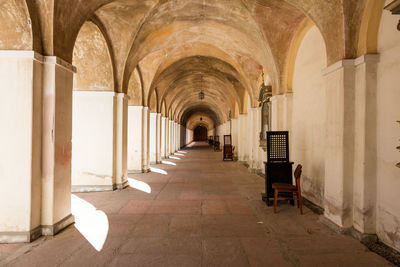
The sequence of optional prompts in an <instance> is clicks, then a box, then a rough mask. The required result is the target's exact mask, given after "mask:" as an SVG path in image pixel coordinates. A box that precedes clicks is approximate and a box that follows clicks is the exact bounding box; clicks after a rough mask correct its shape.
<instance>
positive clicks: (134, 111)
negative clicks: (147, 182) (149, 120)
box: [128, 106, 144, 173]
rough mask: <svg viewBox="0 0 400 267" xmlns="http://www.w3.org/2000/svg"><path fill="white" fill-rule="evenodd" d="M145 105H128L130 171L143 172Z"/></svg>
mask: <svg viewBox="0 0 400 267" xmlns="http://www.w3.org/2000/svg"><path fill="white" fill-rule="evenodd" d="M143 113H144V108H143V106H129V107H128V171H129V173H140V172H142V170H143V169H142V167H143V166H144V165H143V151H144V148H143V146H144V142H143V137H144V134H143V116H144V115H143Z"/></svg>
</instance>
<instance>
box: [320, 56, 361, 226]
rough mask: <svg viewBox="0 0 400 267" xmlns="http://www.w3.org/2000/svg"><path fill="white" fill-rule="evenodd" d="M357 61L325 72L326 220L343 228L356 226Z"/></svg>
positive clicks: (346, 61)
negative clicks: (354, 181)
mask: <svg viewBox="0 0 400 267" xmlns="http://www.w3.org/2000/svg"><path fill="white" fill-rule="evenodd" d="M354 73H355V68H354V60H342V61H339V62H337V63H335V64H333V65H332V66H330V67H328V68H327V69H325V70H324V71H323V75H324V76H325V82H326V87H325V88H326V116H327V117H326V143H325V155H324V157H325V190H324V196H325V201H324V208H325V214H324V215H325V217H326V218H328V219H329V220H330V221H332V222H334V223H335V224H336V225H338V226H339V227H342V228H349V227H351V226H352V224H353V209H352V205H353V175H354V173H353V166H354V97H355V96H354V87H355V86H354V85H355V76H354Z"/></svg>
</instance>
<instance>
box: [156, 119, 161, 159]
mask: <svg viewBox="0 0 400 267" xmlns="http://www.w3.org/2000/svg"><path fill="white" fill-rule="evenodd" d="M161 120H162V118H161V113H158V114H157V120H156V126H157V127H156V129H157V131H156V163H157V164H160V163H161V138H162V137H161V132H162V129H161V127H162V122H161Z"/></svg>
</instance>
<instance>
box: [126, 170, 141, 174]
mask: <svg viewBox="0 0 400 267" xmlns="http://www.w3.org/2000/svg"><path fill="white" fill-rule="evenodd" d="M139 173H143V170H129V171H128V174H139Z"/></svg>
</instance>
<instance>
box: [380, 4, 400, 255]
mask: <svg viewBox="0 0 400 267" xmlns="http://www.w3.org/2000/svg"><path fill="white" fill-rule="evenodd" d="M389 2H390V1H387V3H389ZM397 23H398V17H397V16H393V15H391V14H390V12H387V11H384V12H383V15H382V20H381V24H380V29H379V36H378V52H379V54H380V62H379V63H378V72H377V79H378V83H377V98H376V99H377V120H376V121H377V139H376V140H377V159H376V162H377V166H376V168H377V234H378V237H379V239H380V240H382V241H383V242H385V243H386V244H388V245H389V246H392V247H395V248H396V249H397V250H400V201H398V196H399V188H400V168H397V167H396V166H395V164H396V163H397V162H399V161H400V155H399V152H398V150H396V146H399V145H400V144H399V138H400V124H399V123H397V122H396V121H398V120H400V104H399V99H400V90H399V83H398V77H399V72H400V65H399V62H400V35H399V32H398V31H397V30H396V25H397Z"/></svg>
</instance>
